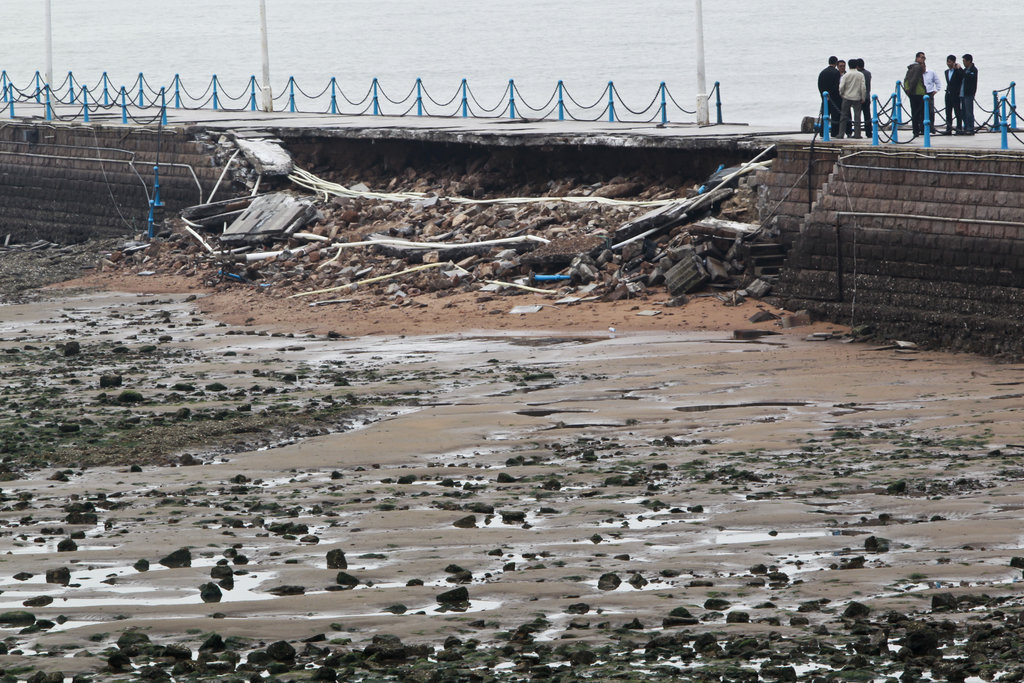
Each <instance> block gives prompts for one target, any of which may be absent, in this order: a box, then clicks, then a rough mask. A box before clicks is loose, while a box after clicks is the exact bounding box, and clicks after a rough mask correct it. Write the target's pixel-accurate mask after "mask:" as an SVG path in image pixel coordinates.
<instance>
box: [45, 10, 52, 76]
mask: <svg viewBox="0 0 1024 683" xmlns="http://www.w3.org/2000/svg"><path fill="white" fill-rule="evenodd" d="M44 7H45V9H46V73H45V74H43V77H44V78H45V79H46V85H52V84H53V21H52V13H51V11H50V10H51V7H50V0H46V3H45V5H44Z"/></svg>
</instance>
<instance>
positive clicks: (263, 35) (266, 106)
mask: <svg viewBox="0 0 1024 683" xmlns="http://www.w3.org/2000/svg"><path fill="white" fill-rule="evenodd" d="M47 2H49V0H47ZM260 49H261V52H262V57H263V91H262V92H261V97H262V102H261V103H262V109H263V111H274V93H273V92H271V90H270V50H269V49H268V48H267V0H260Z"/></svg>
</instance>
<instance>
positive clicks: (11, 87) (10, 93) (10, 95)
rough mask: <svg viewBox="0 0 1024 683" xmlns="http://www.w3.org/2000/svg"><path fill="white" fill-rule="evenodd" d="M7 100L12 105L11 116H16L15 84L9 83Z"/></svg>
mask: <svg viewBox="0 0 1024 683" xmlns="http://www.w3.org/2000/svg"><path fill="white" fill-rule="evenodd" d="M7 101H8V102H9V103H10V105H11V118H12V119H13V118H14V84H13V83H8V84H7Z"/></svg>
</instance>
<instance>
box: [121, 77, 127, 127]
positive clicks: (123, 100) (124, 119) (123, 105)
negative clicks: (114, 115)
mask: <svg viewBox="0 0 1024 683" xmlns="http://www.w3.org/2000/svg"><path fill="white" fill-rule="evenodd" d="M121 123H128V93H127V91H125V89H124V86H123V85H122V86H121Z"/></svg>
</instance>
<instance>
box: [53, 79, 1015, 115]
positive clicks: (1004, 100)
mask: <svg viewBox="0 0 1024 683" xmlns="http://www.w3.org/2000/svg"><path fill="white" fill-rule="evenodd" d="M43 87H45V88H46V120H47V121H53V109H52V108H51V107H50V84H49V83H47V84H46V85H45V86H43ZM1004 101H1005V100H1004Z"/></svg>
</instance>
